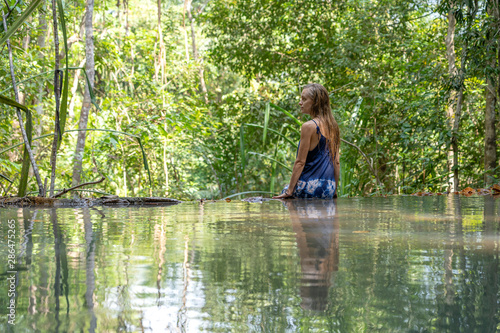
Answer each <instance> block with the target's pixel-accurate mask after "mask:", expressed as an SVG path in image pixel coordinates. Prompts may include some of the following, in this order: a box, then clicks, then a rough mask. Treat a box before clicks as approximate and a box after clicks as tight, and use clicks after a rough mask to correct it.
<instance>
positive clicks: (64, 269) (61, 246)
mask: <svg viewBox="0 0 500 333" xmlns="http://www.w3.org/2000/svg"><path fill="white" fill-rule="evenodd" d="M49 214H50V222H51V224H52V232H53V234H54V255H55V265H56V271H55V275H54V297H55V310H54V311H55V320H56V332H58V331H59V328H60V325H61V320H60V318H59V311H60V307H61V304H60V299H59V297H60V296H61V295H62V294H64V296H65V299H66V316H68V315H69V299H68V294H69V286H68V256H67V250H66V244H65V242H64V235H63V233H62V231H61V227H60V225H59V221H58V219H57V210H56V209H55V208H52V209H50V211H49ZM66 322H67V321H66ZM64 331H66V330H64Z"/></svg>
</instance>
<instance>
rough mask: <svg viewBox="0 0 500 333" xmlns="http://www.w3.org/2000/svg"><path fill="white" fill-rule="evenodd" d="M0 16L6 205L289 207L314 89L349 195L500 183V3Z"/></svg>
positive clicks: (126, 8)
mask: <svg viewBox="0 0 500 333" xmlns="http://www.w3.org/2000/svg"><path fill="white" fill-rule="evenodd" d="M0 6H1V7H0V11H1V12H2V19H3V20H2V23H3V25H2V26H3V30H1V33H0V51H1V54H2V56H1V57H0V103H1V104H0V105H1V107H0V110H1V111H0V133H1V134H0V184H1V188H0V191H1V193H2V195H6V194H16V195H19V196H24V195H26V194H31V195H42V196H43V195H50V196H53V195H56V192H57V191H60V190H62V189H63V188H68V187H71V186H76V185H78V184H81V183H85V182H93V181H96V180H97V179H99V178H101V176H104V177H106V180H105V181H104V182H102V183H99V184H95V185H93V186H90V187H87V188H86V189H85V190H82V191H81V192H73V193H80V194H84V195H89V194H95V195H100V193H111V194H117V195H122V196H145V195H155V196H170V197H175V198H179V199H197V198H222V197H226V196H230V195H232V194H236V193H241V192H252V193H255V192H258V191H260V192H262V193H265V192H270V193H275V192H277V191H279V190H280V189H281V186H283V185H284V184H285V183H286V182H288V180H289V175H290V167H291V166H292V164H293V161H294V157H295V150H296V147H297V142H298V139H299V134H298V129H299V124H300V123H301V122H303V121H305V120H306V117H304V116H302V115H300V112H299V109H298V106H297V104H298V101H299V96H300V92H301V87H302V86H303V85H305V84H307V83H309V82H317V83H321V84H323V85H324V86H325V87H327V89H329V91H330V92H331V102H332V110H333V112H334V116H335V118H336V119H337V121H338V123H339V125H340V127H341V135H342V138H343V139H344V143H343V144H342V146H341V182H340V188H339V194H340V195H341V196H357V195H378V194H400V193H413V192H415V191H435V192H442V191H456V190H458V189H459V188H463V187H465V186H471V187H474V188H477V187H486V186H489V185H491V184H493V183H497V182H498V178H499V176H500V166H499V160H498V154H499V150H500V146H499V144H498V138H497V133H496V132H497V129H498V125H499V121H500V119H499V116H498V109H499V108H498V103H499V96H498V94H499V90H500V85H499V82H500V71H499V69H498V66H499V60H500V45H499V31H500V4H499V2H498V0H481V1H480V0H466V1H464V0H456V1H452V0H440V1H433V0H432V1H431V0H397V1H396V0H384V1H382V0H366V1H365V0H344V1H333V0H324V1H320V0H317V1H316V0H315V1H311V0H295V1H269V0H238V1H234V0H201V1H197V0H196V1H191V0H185V1H177V0H163V1H161V0H158V1H146V0H140V1H139V0H134V1H131V0H123V1H120V0H117V1H112V2H111V1H106V0H105V1H101V2H98V3H94V1H93V0H86V1H79V0H71V1H62V0H51V1H47V0H32V1H31V2H27V1H22V0H17V1H16V0H4V1H3V2H2V3H1V4H0ZM21 127H22V128H21ZM25 142H30V143H29V144H28V145H26V144H23V143H25ZM28 147H29V149H27V148H28ZM80 190H81V189H80ZM85 191H86V192H85Z"/></svg>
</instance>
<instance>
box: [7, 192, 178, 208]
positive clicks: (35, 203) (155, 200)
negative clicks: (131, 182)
mask: <svg viewBox="0 0 500 333" xmlns="http://www.w3.org/2000/svg"><path fill="white" fill-rule="evenodd" d="M181 202H182V201H180V200H177V199H171V198H162V197H118V196H114V195H113V196H111V195H110V196H103V197H100V198H79V199H58V198H41V197H0V207H12V206H14V207H56V208H57V207H93V206H133V205H138V206H168V205H176V204H179V203H181Z"/></svg>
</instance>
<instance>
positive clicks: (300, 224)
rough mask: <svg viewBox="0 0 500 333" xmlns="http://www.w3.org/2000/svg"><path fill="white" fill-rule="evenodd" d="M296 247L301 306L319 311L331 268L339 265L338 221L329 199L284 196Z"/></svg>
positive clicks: (327, 285) (323, 301)
mask: <svg viewBox="0 0 500 333" xmlns="http://www.w3.org/2000/svg"><path fill="white" fill-rule="evenodd" d="M284 205H285V206H286V207H287V208H288V210H289V212H290V218H291V220H292V227H293V231H294V232H295V238H296V240H297V246H298V248H299V255H300V266H301V270H302V279H301V286H300V295H301V297H302V304H301V306H302V307H303V308H304V309H310V310H316V311H323V310H325V308H326V305H327V302H328V290H329V288H330V286H331V278H332V272H336V271H337V270H338V265H339V221H338V217H336V205H335V202H334V201H330V200H326V201H325V200H287V201H284Z"/></svg>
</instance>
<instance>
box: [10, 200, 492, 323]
mask: <svg viewBox="0 0 500 333" xmlns="http://www.w3.org/2000/svg"><path fill="white" fill-rule="evenodd" d="M499 216H500V200H498V199H497V200H495V199H493V198H491V197H486V198H463V197H462V198H460V197H449V198H447V197H424V198H417V197H398V198H362V199H339V200H337V201H336V202H333V201H316V200H309V201H301V200H290V201H288V202H286V203H281V202H278V201H270V202H265V203H263V204H258V203H257V204H255V203H253V204H251V203H246V202H239V201H233V202H230V203H226V202H217V203H205V204H204V205H200V204H199V203H184V204H181V205H177V206H169V207H139V208H138V207H130V208H111V207H98V208H77V209H75V208H65V209H31V208H30V209H28V208H26V209H12V208H3V209H0V220H1V222H2V223H1V228H0V236H1V240H2V241H1V243H0V255H1V256H2V258H3V260H1V261H0V262H1V264H0V273H3V274H2V275H0V331H2V332H4V331H9V330H10V331H16V332H32V331H33V332H34V331H36V332H58V331H59V332H84V331H88V332H111V331H112V332H117V331H129V332H142V331H146V332H147V331H149V332H151V331H154V332H169V331H172V332H178V331H181V332H198V331H207V332H254V331H259V332H296V331H305V332H307V331H313V332H314V331H315V332H328V331H330V332H428V331H435V332H495V331H498V330H500V311H499V310H500V303H499V301H500V294H499V282H500V281H499V252H500V250H499V244H500V226H499V223H500V217H499ZM9 222H10V223H9ZM9 227H12V228H13V229H10V228H9ZM9 230H15V237H14V239H15V255H16V265H15V266H13V267H9V264H8V261H7V260H8V254H9V249H12V247H11V248H9V246H8V245H9V244H8V240H9V235H11V234H13V232H12V231H10V232H9ZM9 272H10V273H9ZM12 272H14V273H12ZM9 277H14V278H13V279H12V280H8V278H9ZM10 281H13V283H12V284H11V283H10ZM10 288H14V289H15V290H16V292H17V295H16V297H15V298H10V297H9V289H10ZM11 301H12V302H15V320H14V323H15V326H12V325H10V324H9V323H8V319H9V318H8V316H7V314H8V313H9V309H8V308H7V307H8V306H9V304H10V302H11Z"/></svg>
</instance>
